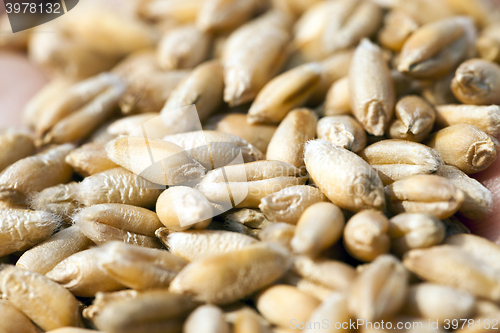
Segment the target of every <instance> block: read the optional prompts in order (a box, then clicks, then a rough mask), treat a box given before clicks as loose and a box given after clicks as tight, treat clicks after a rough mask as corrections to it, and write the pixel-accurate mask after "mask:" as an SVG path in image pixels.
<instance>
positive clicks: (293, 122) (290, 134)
mask: <svg viewBox="0 0 500 333" xmlns="http://www.w3.org/2000/svg"><path fill="white" fill-rule="evenodd" d="M317 123H318V116H317V115H316V114H315V113H314V112H312V111H310V110H308V109H297V110H294V111H291V112H290V113H289V114H288V115H287V116H286V117H285V119H283V121H282V122H281V123H280V125H279V126H278V129H277V130H276V132H275V133H274V135H273V137H272V139H271V142H269V146H268V147H267V154H266V159H268V160H276V161H283V162H287V163H290V164H292V165H294V166H295V167H297V168H301V167H303V166H304V165H305V164H304V145H305V143H306V142H307V141H309V140H312V139H314V137H315V136H316V125H317Z"/></svg>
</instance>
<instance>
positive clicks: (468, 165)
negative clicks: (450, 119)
mask: <svg viewBox="0 0 500 333" xmlns="http://www.w3.org/2000/svg"><path fill="white" fill-rule="evenodd" d="M426 144H427V145H428V146H429V147H431V148H433V149H434V150H436V151H437V152H438V153H439V155H441V158H442V159H443V161H444V162H445V163H446V164H448V165H452V166H455V167H457V168H459V169H460V170H462V171H463V172H465V173H466V174H473V173H477V172H480V171H482V170H484V169H486V168H487V167H489V166H490V165H491V164H492V163H493V162H494V161H495V160H496V159H497V156H498V141H497V140H496V139H495V138H494V137H492V136H489V135H488V134H486V133H484V132H483V131H481V130H480V129H479V128H477V127H476V126H473V125H467V124H458V125H453V126H449V127H446V128H443V129H442V130H440V131H438V132H437V133H435V134H434V135H433V136H432V137H430V138H429V139H428V140H427V142H426Z"/></svg>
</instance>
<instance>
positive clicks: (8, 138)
mask: <svg viewBox="0 0 500 333" xmlns="http://www.w3.org/2000/svg"><path fill="white" fill-rule="evenodd" d="M0 147H2V151H1V152H0V172H2V171H3V170H4V169H5V168H7V167H8V166H9V165H11V164H13V163H15V162H17V161H19V160H20V159H22V158H25V157H28V156H31V155H33V154H34V153H35V145H34V143H33V138H32V137H31V136H30V135H28V134H26V133H23V132H19V131H14V130H5V131H2V130H0Z"/></svg>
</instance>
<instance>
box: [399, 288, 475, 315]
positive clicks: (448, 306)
mask: <svg viewBox="0 0 500 333" xmlns="http://www.w3.org/2000/svg"><path fill="white" fill-rule="evenodd" d="M475 307H476V298H475V297H474V296H473V295H471V294H469V293H468V292H465V291H462V290H459V289H455V288H451V287H448V286H442V285H439V284H434V283H419V284H416V285H413V286H411V287H410V289H409V292H408V297H407V299H406V303H405V306H404V307H403V309H402V313H403V314H405V315H409V316H413V317H420V318H425V319H431V320H438V321H442V322H444V321H446V320H460V319H462V318H470V317H471V316H472V314H474V310H475Z"/></svg>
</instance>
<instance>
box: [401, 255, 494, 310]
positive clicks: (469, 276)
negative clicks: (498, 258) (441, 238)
mask: <svg viewBox="0 0 500 333" xmlns="http://www.w3.org/2000/svg"><path fill="white" fill-rule="evenodd" d="M403 264H404V266H405V267H406V268H407V269H408V270H410V271H412V272H413V273H415V274H416V275H417V276H419V277H420V278H422V279H424V280H426V281H429V282H433V283H437V284H443V285H447V286H451V287H455V288H458V289H461V290H464V291H467V292H470V293H471V294H473V295H476V296H480V297H484V298H487V299H490V300H492V301H495V302H498V300H500V276H499V274H498V270H497V269H495V268H493V267H490V266H489V265H488V264H487V263H486V262H485V261H483V260H482V258H478V257H477V256H475V255H473V254H470V253H469V252H468V251H466V250H464V249H461V248H460V247H458V246H455V245H440V246H434V247H431V248H429V249H416V250H411V251H410V252H408V254H407V255H406V257H405V259H404V261H403Z"/></svg>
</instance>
